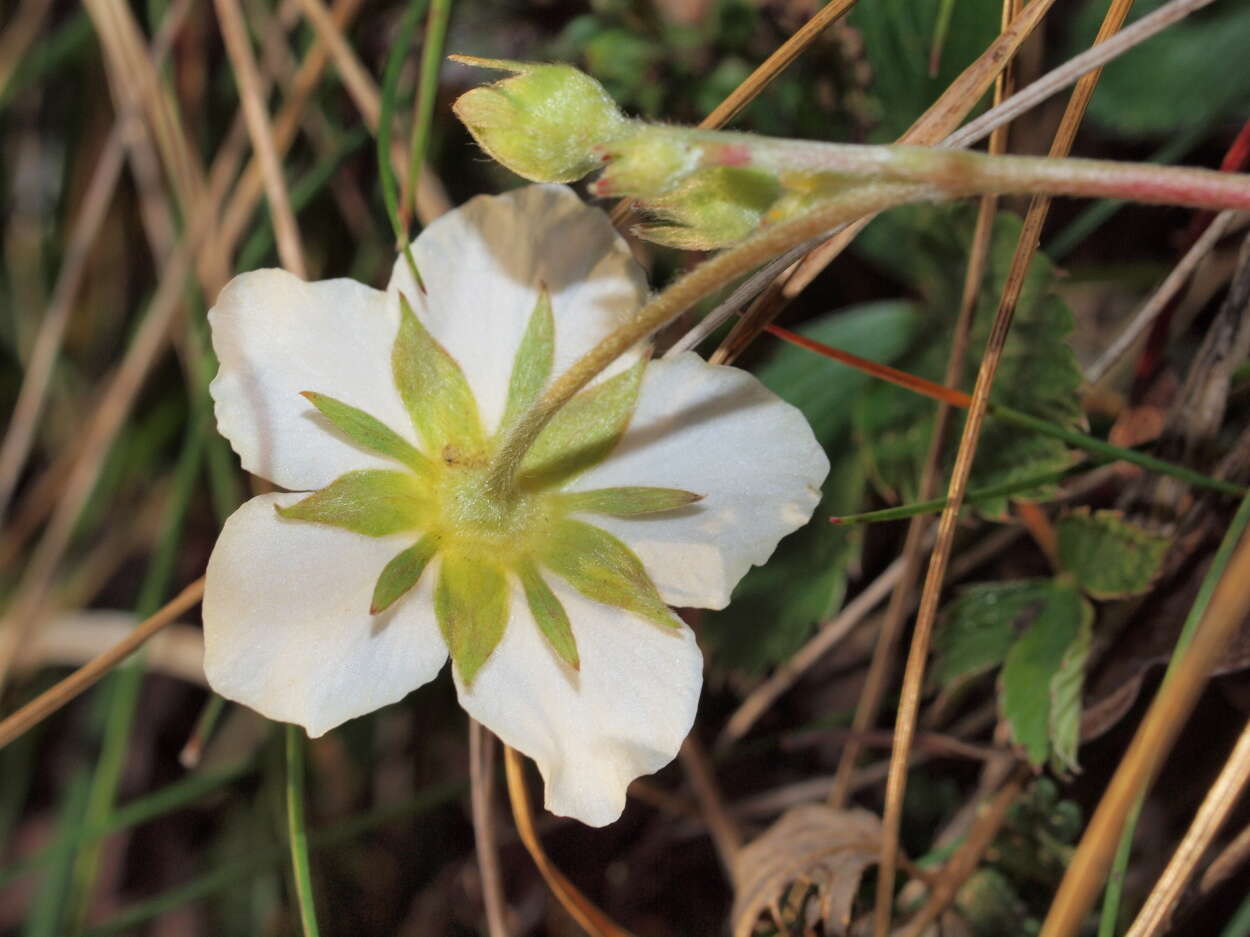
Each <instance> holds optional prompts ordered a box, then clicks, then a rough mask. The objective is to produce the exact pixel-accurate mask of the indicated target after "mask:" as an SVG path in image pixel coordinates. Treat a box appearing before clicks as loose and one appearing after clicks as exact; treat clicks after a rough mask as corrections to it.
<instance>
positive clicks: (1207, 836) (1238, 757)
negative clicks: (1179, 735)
mask: <svg viewBox="0 0 1250 937" xmlns="http://www.w3.org/2000/svg"><path fill="white" fill-rule="evenodd" d="M1247 781H1250V723H1247V724H1246V726H1245V728H1243V729H1242V730H1241V735H1240V736H1238V738H1237V744H1236V745H1234V746H1233V751H1232V754H1230V755H1229V756H1228V761H1226V762H1225V763H1224V767H1223V768H1222V769H1221V770H1220V774H1219V777H1217V778H1216V779H1215V783H1214V784H1212V785H1211V787H1210V788H1209V789H1208V790H1207V793H1206V796H1205V797H1204V798H1203V800H1202V805H1201V806H1200V807H1199V808H1198V813H1197V814H1196V815H1195V816H1194V820H1193V823H1191V824H1190V826H1189V829H1188V830H1186V831H1185V837H1184V839H1182V840H1181V842H1180V845H1178V846H1177V847H1176V851H1175V852H1174V853H1172V858H1171V860H1170V861H1169V862H1168V864H1167V867H1166V868H1165V869H1164V870H1163V874H1162V875H1160V876H1159V881H1158V882H1157V883H1156V884H1155V887H1154V889H1153V890H1152V891H1151V892H1150V896H1149V897H1148V898H1147V899H1146V903H1145V905H1143V906H1142V909H1141V911H1139V912H1138V914H1137V919H1136V920H1135V921H1133V926H1132V927H1130V928H1129V930H1128V933H1127V934H1126V935H1125V937H1157V935H1159V934H1161V933H1163V932H1164V931H1165V930H1167V927H1168V925H1169V923H1170V922H1171V918H1172V912H1173V911H1174V910H1175V908H1176V904H1177V902H1178V901H1180V898H1181V894H1182V893H1183V892H1184V890H1185V887H1186V886H1187V885H1188V884H1189V881H1190V879H1191V878H1193V874H1194V871H1195V869H1197V867H1198V863H1199V861H1201V859H1202V857H1203V856H1204V855H1205V854H1206V852H1207V849H1208V848H1209V847H1210V845H1211V841H1212V840H1214V839H1215V836H1216V834H1218V833H1219V831H1220V830H1221V829H1222V828H1223V826H1224V823H1225V821H1227V820H1228V815H1229V813H1230V812H1231V811H1232V809H1233V807H1235V806H1236V804H1237V800H1238V798H1239V797H1240V796H1241V794H1242V792H1243V791H1244V790H1245V787H1246V782H1247Z"/></svg>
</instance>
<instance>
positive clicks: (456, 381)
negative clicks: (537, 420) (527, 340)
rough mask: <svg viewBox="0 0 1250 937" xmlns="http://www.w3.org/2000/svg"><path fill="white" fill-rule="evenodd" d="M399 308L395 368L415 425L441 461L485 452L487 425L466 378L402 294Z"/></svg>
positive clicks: (402, 395)
mask: <svg viewBox="0 0 1250 937" xmlns="http://www.w3.org/2000/svg"><path fill="white" fill-rule="evenodd" d="M399 306H400V320H399V333H398V334H397V335H396V336H395V347H394V349H393V351H392V352H391V368H392V371H393V372H394V375H395V386H396V387H397V388H398V389H399V396H400V397H401V398H403V401H404V406H405V407H407V408H408V415H409V416H410V417H411V418H412V425H413V426H415V427H416V429H417V432H418V433H420V434H421V438H422V440H424V442H425V444H426V447H427V448H428V449H429V450H430V451H431V452H433V453H435V454H436V455H443V454H444V453H445V450H447V449H448V448H449V447H450V448H451V449H452V450H453V451H454V452H455V453H457V454H459V455H460V456H463V455H465V454H469V453H479V452H481V451H482V449H483V448H484V443H485V436H484V434H483V433H482V421H481V418H480V417H479V416H478V412H477V401H476V400H475V399H474V397H473V391H472V390H471V389H470V388H469V382H468V381H467V380H465V376H464V372H463V371H461V370H460V365H459V364H457V363H456V360H455V359H454V358H453V357H452V356H451V355H449V354H448V353H447V349H445V348H444V347H443V346H442V345H440V344H439V343H438V342H437V341H435V340H434V337H433V336H432V335H430V333H429V332H428V331H427V330H426V328H425V326H424V325H422V324H421V322H420V320H419V319H418V318H417V317H416V314H415V313H413V311H412V306H411V305H410V304H409V302H408V298H407V297H406V296H404V295H403V294H402V293H401V294H400V296H399ZM483 340H484V341H485V340H487V338H486V337H485V336H484V337H483Z"/></svg>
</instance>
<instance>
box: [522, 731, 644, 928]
mask: <svg viewBox="0 0 1250 937" xmlns="http://www.w3.org/2000/svg"><path fill="white" fill-rule="evenodd" d="M503 757H504V776H505V778H506V779H507V782H508V798H509V799H510V800H511V802H512V818H513V820H514V821H515V822H516V829H517V835H518V836H519V837H520V838H521V842H522V843H524V844H525V848H526V849H527V850H529V854H530V858H532V859H533V860H534V865H536V866H538V871H539V873H541V874H542V877H543V880H544V881H545V882H546V883H547V887H548V888H550V889H551V893H552V894H553V895H555V897H556V900H557V901H559V902H560V904H561V906H562V907H563V908H564V910H565V911H567V912H568V913H569V915H570V916H571V917H572V918H573V920H575V921H576V922H577V923H578V924H580V925H581V927H582V929H583V930H585V931H586V933H587V934H589V935H590V937H633V935H632V934H631V933H630V932H629V931H627V930H625V929H624V928H623V927H621V926H620V925H619V924H617V923H616V922H615V921H613V920H612V919H611V918H609V917H608V916H607V915H606V914H604V913H603V912H602V911H600V910H599V909H598V908H597V907H595V905H594V904H593V903H592V902H591V901H590V899H589V898H587V897H586V896H585V895H583V894H582V893H581V892H580V891H578V889H577V887H576V886H575V885H573V883H572V882H570V881H569V880H568V879H567V878H565V877H564V873H563V872H561V871H560V870H559V869H558V868H556V866H555V864H554V863H553V862H552V861H551V860H550V859H549V858H547V853H546V851H545V850H544V849H543V844H542V841H541V840H540V839H539V838H538V832H537V831H536V830H535V829H534V813H533V810H532V809H531V808H530V798H529V792H528V791H527V790H526V789H525V771H524V767H523V765H522V764H521V756H520V755H519V754H517V752H516V750H515V749H513V748H511V747H510V746H508V745H505V746H504V747H503Z"/></svg>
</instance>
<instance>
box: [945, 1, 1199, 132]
mask: <svg viewBox="0 0 1250 937" xmlns="http://www.w3.org/2000/svg"><path fill="white" fill-rule="evenodd" d="M1214 2H1215V0H1171V2H1170V3H1166V4H1164V5H1163V6H1161V7H1159V8H1158V9H1157V10H1155V11H1154V12H1153V13H1150V14H1149V15H1147V16H1143V17H1142V18H1141V19H1139V20H1137V22H1135V23H1133V25H1131V26H1129V27H1127V28H1125V29H1123V30H1120V31H1119V32H1118V33H1117V34H1116V35H1115V36H1114V37H1112V38H1109V39H1107V40H1105V41H1103V42H1099V43H1098V44H1096V45H1094V46H1091V47H1090V48H1089V49H1087V50H1086V51H1085V52H1082V53H1081V54H1080V55H1077V56H1076V57H1074V58H1072V59H1070V60H1069V61H1067V62H1065V63H1064V64H1063V65H1060V66H1059V67H1058V68H1056V69H1054V70H1053V71H1051V72H1048V73H1047V74H1046V75H1045V76H1044V77H1042V78H1039V79H1038V80H1037V81H1035V82H1033V83H1032V84H1031V85H1028V86H1027V87H1025V88H1022V89H1021V90H1020V91H1018V92H1016V93H1015V94H1013V95H1012V96H1011V97H1010V98H1008V99H1007V100H1006V101H1004V102H1003V103H1002V104H1000V105H998V106H997V107H994V108H992V109H990V110H988V111H986V112H985V113H984V114H982V115H981V116H980V117H978V118H977V119H976V120H973V121H969V122H968V123H967V124H965V125H964V126H963V127H961V128H960V129H959V131H958V132H956V133H952V134H951V135H950V136H949V137H947V138H946V139H945V140H943V141H942V143H941V144H940V145H941V146H944V147H949V148H951V149H962V148H963V147H967V146H972V145H973V144H975V143H976V142H977V141H978V140H983V139H985V138H986V137H987V136H989V134H990V133H991V132H992V131H993V130H994V129H995V128H997V127H1001V126H1003V125H1004V124H1007V123H1010V122H1011V121H1013V120H1015V119H1016V118H1017V117H1019V116H1020V115H1021V114H1023V113H1024V112H1025V111H1027V110H1029V109H1031V108H1033V107H1036V106H1037V105H1038V104H1040V103H1041V102H1042V101H1044V100H1046V99H1047V98H1049V97H1050V96H1051V95H1053V94H1057V93H1058V92H1060V91H1062V90H1063V89H1064V88H1066V87H1068V85H1071V84H1073V83H1074V82H1076V81H1077V80H1078V79H1080V78H1082V77H1084V76H1085V75H1087V74H1088V73H1090V72H1093V71H1094V70H1095V69H1099V68H1102V66H1104V65H1106V64H1107V63H1108V62H1110V61H1112V60H1113V59H1116V58H1118V57H1119V56H1121V55H1123V54H1124V53H1125V52H1128V51H1129V50H1130V49H1132V48H1133V47H1134V46H1137V45H1140V44H1141V43H1143V42H1145V41H1146V40H1147V39H1149V38H1151V37H1152V36H1154V35H1155V34H1157V33H1159V32H1161V31H1162V30H1164V29H1167V28H1168V27H1169V26H1171V25H1172V24H1174V23H1177V22H1179V21H1181V20H1183V19H1184V18H1185V17H1187V16H1188V15H1189V14H1190V13H1193V12H1194V11H1195V10H1200V9H1202V8H1203V7H1205V6H1209V5H1210V4H1212V3H1214Z"/></svg>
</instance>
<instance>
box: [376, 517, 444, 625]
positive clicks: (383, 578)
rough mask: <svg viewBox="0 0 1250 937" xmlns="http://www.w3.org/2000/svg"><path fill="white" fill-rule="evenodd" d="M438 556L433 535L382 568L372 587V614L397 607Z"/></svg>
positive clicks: (436, 543) (419, 541) (399, 554)
mask: <svg viewBox="0 0 1250 937" xmlns="http://www.w3.org/2000/svg"><path fill="white" fill-rule="evenodd" d="M437 552H438V539H437V538H436V537H434V536H432V535H430V534H426V536H424V537H422V538H421V539H420V540H418V541H417V542H416V543H415V544H413V545H412V546H410V547H409V548H408V549H407V550H404V551H403V552H402V553H398V554H396V555H395V557H394V558H393V559H392V560H391V561H390V562H389V563H387V564H386V566H384V567H383V568H382V575H380V576H378V582H377V585H375V586H374V587H373V601H371V602H370V603H369V614H370V615H376V614H378V612H384V611H386V610H387V609H388V608H390V607H391V606H392V605H394V604H395V602H396V600H398V599H399V598H400V597H401V596H403V595H404V593H406V592H407V591H408V590H409V589H411V588H412V587H413V586H415V585H416V584H417V580H419V579H420V578H421V574H422V573H423V572H425V567H426V566H428V565H429V562H430V560H431V559H433V558H434V554H435V553H437Z"/></svg>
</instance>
